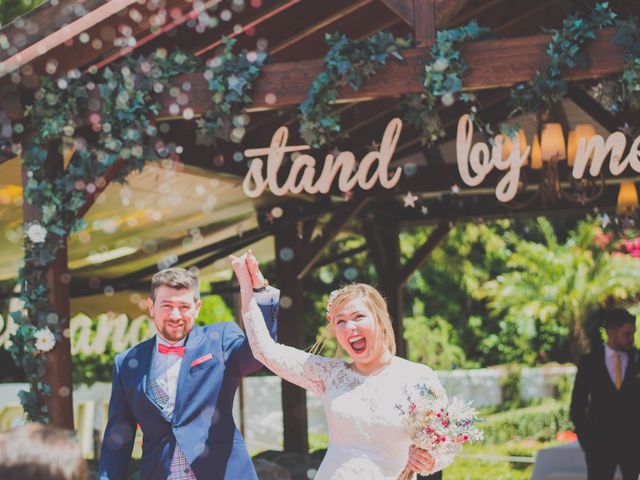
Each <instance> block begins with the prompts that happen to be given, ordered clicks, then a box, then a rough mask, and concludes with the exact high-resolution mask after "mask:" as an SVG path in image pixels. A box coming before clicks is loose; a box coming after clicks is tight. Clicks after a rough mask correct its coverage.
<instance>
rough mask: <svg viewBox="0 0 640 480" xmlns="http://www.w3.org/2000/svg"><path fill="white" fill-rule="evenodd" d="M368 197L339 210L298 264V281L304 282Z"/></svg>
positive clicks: (353, 201)
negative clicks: (328, 246)
mask: <svg viewBox="0 0 640 480" xmlns="http://www.w3.org/2000/svg"><path fill="white" fill-rule="evenodd" d="M367 200H368V199H367V197H366V196H364V195H363V196H360V197H357V198H355V199H353V200H351V201H349V202H347V203H346V204H345V205H344V207H342V208H341V209H339V210H337V211H336V212H335V214H334V215H333V218H332V219H331V220H330V221H329V223H328V224H327V225H325V226H324V228H323V229H322V235H321V236H319V237H318V238H316V239H315V240H313V241H312V242H311V244H310V245H308V246H307V247H306V248H305V250H304V254H303V256H302V258H301V260H300V263H299V264H298V265H299V266H300V270H299V271H298V273H297V277H298V280H302V279H303V278H304V277H305V276H306V275H307V273H309V271H310V270H311V268H312V267H313V265H314V264H315V263H316V262H317V261H318V259H319V258H320V255H322V252H323V250H324V249H325V247H326V246H327V245H329V244H330V243H331V242H332V241H333V240H334V238H335V237H336V235H337V234H338V233H340V231H341V230H342V229H343V228H344V226H345V225H346V224H347V223H349V221H350V220H351V219H352V218H353V217H355V216H356V215H357V214H358V213H359V212H360V211H361V210H362V208H363V207H364V206H365V205H366V203H367Z"/></svg>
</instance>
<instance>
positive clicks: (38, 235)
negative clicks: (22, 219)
mask: <svg viewBox="0 0 640 480" xmlns="http://www.w3.org/2000/svg"><path fill="white" fill-rule="evenodd" d="M27 237H29V240H31V242H33V243H42V242H44V241H45V239H46V238H47V229H46V228H44V227H43V226H42V225H40V224H39V223H38V222H35V223H32V224H31V225H29V226H28V227H27Z"/></svg>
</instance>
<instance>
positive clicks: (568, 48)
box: [511, 2, 616, 115]
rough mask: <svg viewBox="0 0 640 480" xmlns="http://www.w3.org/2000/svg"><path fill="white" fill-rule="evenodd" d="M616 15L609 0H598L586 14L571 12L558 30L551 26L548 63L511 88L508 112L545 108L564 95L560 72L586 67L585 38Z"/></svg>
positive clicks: (564, 87)
mask: <svg viewBox="0 0 640 480" xmlns="http://www.w3.org/2000/svg"><path fill="white" fill-rule="evenodd" d="M615 17H616V14H615V13H613V12H612V11H611V10H610V9H609V4H608V2H604V3H597V4H596V5H595V7H594V9H593V10H592V11H591V13H590V15H589V16H588V17H586V18H585V17H583V16H581V15H570V16H569V17H567V18H566V19H565V20H564V21H563V22H562V29H561V30H552V31H551V32H550V33H551V41H550V42H549V45H548V46H547V55H548V57H549V63H548V64H547V66H546V67H545V68H544V69H543V70H540V71H538V72H537V73H536V76H535V77H534V79H533V80H531V81H530V82H527V83H521V84H518V85H516V86H515V87H514V88H513V89H512V90H511V102H512V112H511V115H517V114H521V113H533V114H538V113H540V112H548V111H549V110H550V108H551V106H552V105H553V104H555V103H557V102H559V101H561V100H562V99H563V98H565V97H566V95H567V82H566V81H565V80H563V79H562V76H563V75H564V73H565V72H566V71H567V70H569V69H571V68H582V69H587V68H589V56H588V54H587V52H586V50H585V46H586V44H587V42H588V41H589V40H593V39H595V38H596V32H597V31H598V30H601V29H603V28H605V27H610V26H612V25H613V21H614V19H615Z"/></svg>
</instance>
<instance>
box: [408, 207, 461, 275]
mask: <svg viewBox="0 0 640 480" xmlns="http://www.w3.org/2000/svg"><path fill="white" fill-rule="evenodd" d="M451 228H453V223H452V222H449V221H446V220H445V221H442V222H440V223H439V224H438V226H437V227H436V228H435V229H434V230H433V232H431V234H430V235H429V238H428V239H427V241H426V242H425V243H424V244H423V245H422V246H420V248H418V250H416V252H415V253H414V254H413V257H411V258H410V259H409V260H408V261H407V262H406V263H405V264H404V265H403V266H402V267H401V268H400V273H399V274H398V277H399V278H398V280H399V281H400V284H401V285H402V286H404V285H406V283H407V282H408V281H409V278H411V275H413V273H414V272H415V271H416V270H418V269H419V268H420V267H421V266H422V264H424V262H426V261H427V258H428V257H429V255H431V252H433V250H434V249H435V248H436V247H437V246H438V245H439V244H440V242H442V240H444V239H445V238H446V237H447V235H448V234H449V232H450V231H451Z"/></svg>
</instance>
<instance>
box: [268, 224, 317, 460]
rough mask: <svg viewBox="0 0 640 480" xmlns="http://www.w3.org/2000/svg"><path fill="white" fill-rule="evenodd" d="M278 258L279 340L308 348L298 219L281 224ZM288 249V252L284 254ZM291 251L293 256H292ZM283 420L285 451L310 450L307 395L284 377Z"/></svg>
mask: <svg viewBox="0 0 640 480" xmlns="http://www.w3.org/2000/svg"><path fill="white" fill-rule="evenodd" d="M275 240H276V242H275V243H276V244H275V248H276V251H275V258H276V271H277V272H278V286H279V287H280V305H281V308H280V314H279V317H278V341H280V342H281V343H283V344H285V345H289V346H291V347H294V348H299V349H304V347H305V330H304V321H303V317H304V292H303V288H302V282H301V281H299V280H298V278H297V272H298V271H299V268H298V265H297V262H298V258H299V257H300V256H301V255H302V251H303V249H304V248H305V247H304V245H303V244H302V242H301V241H300V239H299V238H298V236H297V227H296V223H295V222H290V223H287V224H284V225H279V226H278V229H277V230H276V232H275ZM283 252H287V254H283ZM288 252H291V253H292V254H293V255H292V256H291V257H290V256H289V255H288ZM282 421H283V429H284V450H285V451H286V452H293V453H299V454H303V455H304V454H306V453H307V452H308V451H309V438H308V432H307V430H308V421H307V394H306V391H305V390H304V389H302V388H300V387H298V386H296V385H294V384H292V383H289V382H287V381H285V380H282Z"/></svg>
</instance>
